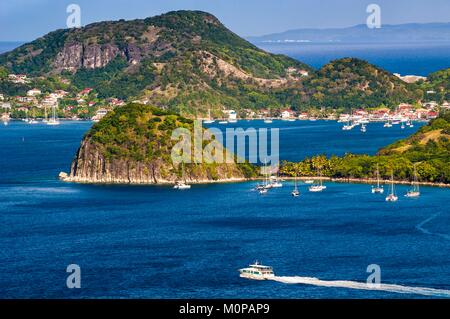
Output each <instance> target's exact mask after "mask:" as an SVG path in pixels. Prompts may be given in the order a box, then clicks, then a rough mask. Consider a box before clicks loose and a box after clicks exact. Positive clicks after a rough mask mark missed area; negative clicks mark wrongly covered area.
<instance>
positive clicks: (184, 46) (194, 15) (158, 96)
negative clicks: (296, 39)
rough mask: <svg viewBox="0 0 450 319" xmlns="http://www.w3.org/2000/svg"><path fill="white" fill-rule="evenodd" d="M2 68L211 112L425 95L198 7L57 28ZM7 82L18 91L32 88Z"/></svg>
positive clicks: (52, 82) (352, 62)
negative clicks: (257, 37) (278, 51)
mask: <svg viewBox="0 0 450 319" xmlns="http://www.w3.org/2000/svg"><path fill="white" fill-rule="evenodd" d="M2 68H3V70H4V69H6V71H5V72H3V73H7V72H13V73H25V74H27V75H29V76H34V77H38V76H41V77H45V78H46V79H47V80H48V81H47V82H45V81H41V82H39V83H41V84H42V83H43V84H42V88H43V90H44V92H45V91H48V90H49V88H50V87H51V88H58V85H59V83H60V82H61V81H62V82H64V83H67V80H69V81H70V85H69V87H67V86H65V87H64V88H65V89H67V90H69V91H73V92H76V91H77V90H81V89H83V88H86V87H91V88H94V89H95V92H96V93H97V94H98V96H99V97H100V98H108V97H117V98H121V99H127V100H136V99H139V100H140V101H141V102H143V103H151V104H153V105H157V106H160V107H163V108H169V109H171V110H173V111H176V112H178V113H182V114H196V115H201V114H206V112H207V110H208V109H211V110H212V112H213V115H216V116H219V115H222V113H221V110H222V109H227V108H232V109H236V110H241V109H244V108H250V109H258V108H268V107H272V108H281V107H292V108H293V109H302V108H309V107H323V106H324V107H333V108H340V107H345V108H350V107H354V106H355V105H359V106H363V107H364V106H367V107H377V106H379V105H381V104H384V105H388V106H392V107H394V106H395V105H396V104H398V103H399V102H414V101H416V100H418V99H420V98H421V97H422V94H423V91H421V90H418V89H417V87H416V86H412V85H408V84H406V83H403V82H402V81H400V80H398V79H397V78H396V77H395V76H393V75H391V74H389V73H387V72H385V71H383V70H381V69H379V68H377V67H375V66H373V65H370V64H369V63H367V62H364V61H361V60H357V59H341V60H337V61H333V62H331V63H329V64H328V65H326V66H324V67H323V68H322V69H320V70H318V71H315V70H313V69H312V68H311V67H309V66H308V65H305V64H304V63H301V62H299V61H296V60H294V59H291V58H289V57H287V56H284V55H274V54H271V53H267V52H265V51H263V50H261V49H259V48H257V47H256V46H254V45H253V44H251V43H249V42H247V41H246V40H244V39H242V38H240V37H239V36H237V35H236V34H234V33H233V32H231V31H230V30H228V29H227V28H226V27H225V26H224V25H223V24H222V23H221V22H220V21H219V20H218V19H217V18H216V17H214V16H213V15H211V14H209V13H205V12H200V11H175V12H169V13H166V14H163V15H160V16H156V17H151V18H147V19H140V20H132V21H124V20H119V21H108V22H99V23H94V24H91V25H88V26H86V27H83V28H79V29H66V30H57V31H54V32H51V33H49V34H47V35H45V36H43V37H41V38H39V39H37V40H35V41H33V42H31V43H27V44H25V45H22V46H21V47H19V48H17V49H15V50H13V51H11V52H8V53H4V54H2V55H0V69H2ZM0 71H1V70H0ZM1 73H2V72H0V74H1ZM64 80H65V81H64ZM0 82H1V79H0ZM39 83H38V84H39ZM38 84H35V85H38ZM0 88H4V89H5V91H10V92H15V93H17V94H19V93H20V92H22V91H24V90H25V89H26V88H27V87H26V86H24V87H22V88H14V89H15V90H12V89H11V88H8V87H6V86H5V84H4V83H0ZM20 89H22V90H20Z"/></svg>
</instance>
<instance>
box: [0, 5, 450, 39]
mask: <svg viewBox="0 0 450 319" xmlns="http://www.w3.org/2000/svg"><path fill="white" fill-rule="evenodd" d="M72 3H74V4H78V5H79V6H80V8H81V24H82V25H86V24H89V23H92V22H97V21H104V20H118V19H127V20H128V19H136V18H145V17H150V16H154V15H158V14H161V13H164V12H167V11H172V10H182V9H183V10H203V11H207V12H210V13H212V14H214V15H215V16H217V17H218V18H219V19H220V20H221V21H222V22H223V23H224V24H225V25H226V26H227V27H228V28H230V29H231V30H232V31H234V32H235V33H237V34H239V35H240V36H252V35H264V34H270V33H277V32H283V31H286V30H291V29H297V28H331V27H348V26H353V25H356V24H362V23H365V22H366V19H367V16H368V15H369V14H368V13H366V8H367V6H368V5H369V4H371V3H375V4H378V5H379V6H380V8H381V20H382V23H384V24H401V23H410V22H416V23H428V22H450V0H126V1H123V0H121V1H116V0H69V1H66V0H0V41H31V40H34V39H35V38H37V37H39V36H42V35H44V34H46V33H48V32H50V31H53V30H56V29H59V28H65V27H66V20H67V17H68V15H69V14H68V13H66V8H67V6H68V5H69V4H72Z"/></svg>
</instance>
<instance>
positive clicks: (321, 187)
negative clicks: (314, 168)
mask: <svg viewBox="0 0 450 319" xmlns="http://www.w3.org/2000/svg"><path fill="white" fill-rule="evenodd" d="M326 188H327V187H326V186H324V185H323V182H322V174H321V173H320V170H319V184H315V185H311V186H310V187H309V191H310V192H312V193H317V192H322V191H323V190H325V189H326Z"/></svg>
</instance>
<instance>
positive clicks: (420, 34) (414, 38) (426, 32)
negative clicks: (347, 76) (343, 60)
mask: <svg viewBox="0 0 450 319" xmlns="http://www.w3.org/2000/svg"><path fill="white" fill-rule="evenodd" d="M247 40H249V41H250V42H252V43H261V42H343V43H371V42H374V43H378V42H380V43H393V42H395V43H399V42H400V43H401V42H424V41H445V42H447V41H448V42H450V22H448V23H424V24H422V23H407V24H398V25H390V24H386V25H382V26H381V28H379V29H370V28H368V27H367V25H365V24H359V25H355V26H352V27H347V28H326V29H313V28H305V29H294V30H288V31H285V32H281V33H274V34H268V35H263V36H250V37H247Z"/></svg>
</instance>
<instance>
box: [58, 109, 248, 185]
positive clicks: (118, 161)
mask: <svg viewBox="0 0 450 319" xmlns="http://www.w3.org/2000/svg"><path fill="white" fill-rule="evenodd" d="M193 126H194V124H193V121H192V120H190V119H187V118H184V117H182V116H180V115H177V114H175V113H171V112H168V111H164V110H161V109H158V108H156V107H152V106H148V105H142V104H136V103H131V104H128V105H126V106H124V107H121V108H118V109H116V111H114V112H110V113H109V114H108V115H107V116H106V117H104V118H103V119H102V120H101V121H100V122H99V123H96V124H95V125H94V126H93V127H92V129H91V130H89V132H88V133H87V134H86V135H85V137H84V139H83V141H82V142H81V146H80V148H79V150H78V152H77V154H76V157H75V159H74V161H73V163H72V166H71V170H70V174H65V173H61V174H60V178H61V180H63V181H66V182H78V183H109V184H173V183H176V182H178V181H185V182H189V183H212V182H231V181H243V180H246V179H248V178H251V177H254V176H256V168H255V167H254V166H252V165H251V164H248V163H242V164H237V163H210V164H207V163H190V164H184V163H182V164H178V165H177V164H175V163H173V161H172V158H171V150H172V148H173V146H174V145H175V144H176V141H174V140H172V139H171V135H172V132H173V131H174V130H175V129H177V128H184V129H187V130H188V131H192V130H193ZM217 151H219V152H223V154H224V158H227V157H228V156H232V155H230V154H229V153H228V152H227V150H226V149H225V148H222V147H219V148H218V149H217Z"/></svg>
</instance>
